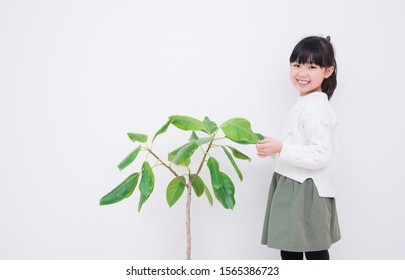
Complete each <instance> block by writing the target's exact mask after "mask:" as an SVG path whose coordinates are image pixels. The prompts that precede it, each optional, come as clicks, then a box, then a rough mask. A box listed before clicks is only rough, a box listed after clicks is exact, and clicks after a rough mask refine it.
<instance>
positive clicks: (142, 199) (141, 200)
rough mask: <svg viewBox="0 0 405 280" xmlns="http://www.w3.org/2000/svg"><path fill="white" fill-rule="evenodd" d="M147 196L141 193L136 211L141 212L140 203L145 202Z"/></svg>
mask: <svg viewBox="0 0 405 280" xmlns="http://www.w3.org/2000/svg"><path fill="white" fill-rule="evenodd" d="M148 198H149V196H145V195H143V194H141V196H140V197H139V204H138V212H141V208H142V205H143V204H144V203H145V201H146V200H148Z"/></svg>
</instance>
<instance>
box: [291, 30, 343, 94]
mask: <svg viewBox="0 0 405 280" xmlns="http://www.w3.org/2000/svg"><path fill="white" fill-rule="evenodd" d="M293 62H298V63H299V64H305V63H311V64H315V65H318V66H320V67H323V68H328V67H331V66H333V67H334V71H333V73H332V75H330V76H329V77H328V78H326V79H324V80H323V82H322V85H321V88H322V91H323V92H324V93H326V95H327V96H328V99H331V98H332V95H333V92H334V91H335V89H336V86H337V79H336V77H337V65H336V60H335V52H334V50H333V46H332V44H331V42H330V37H329V36H327V37H326V38H323V37H318V36H310V37H306V38H304V39H302V40H301V41H300V42H298V44H297V45H296V46H295V47H294V49H293V51H292V53H291V56H290V63H293Z"/></svg>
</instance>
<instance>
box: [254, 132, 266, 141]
mask: <svg viewBox="0 0 405 280" xmlns="http://www.w3.org/2000/svg"><path fill="white" fill-rule="evenodd" d="M255 134H256V136H257V138H258V139H259V140H263V139H264V136H263V135H261V134H260V133H255Z"/></svg>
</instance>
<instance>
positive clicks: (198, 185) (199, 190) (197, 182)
mask: <svg viewBox="0 0 405 280" xmlns="http://www.w3.org/2000/svg"><path fill="white" fill-rule="evenodd" d="M195 176H196V175H195V174H191V175H190V182H193V189H194V192H195V194H196V195H197V197H200V196H201V195H202V194H203V193H204V189H205V188H206V185H205V183H204V181H203V180H202V179H201V177H200V176H197V177H195Z"/></svg>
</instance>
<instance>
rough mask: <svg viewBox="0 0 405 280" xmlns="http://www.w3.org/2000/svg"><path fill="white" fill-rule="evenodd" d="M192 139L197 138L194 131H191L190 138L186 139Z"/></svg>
mask: <svg viewBox="0 0 405 280" xmlns="http://www.w3.org/2000/svg"><path fill="white" fill-rule="evenodd" d="M192 140H198V136H197V134H196V133H195V131H193V132H191V136H190V139H188V141H192Z"/></svg>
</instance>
